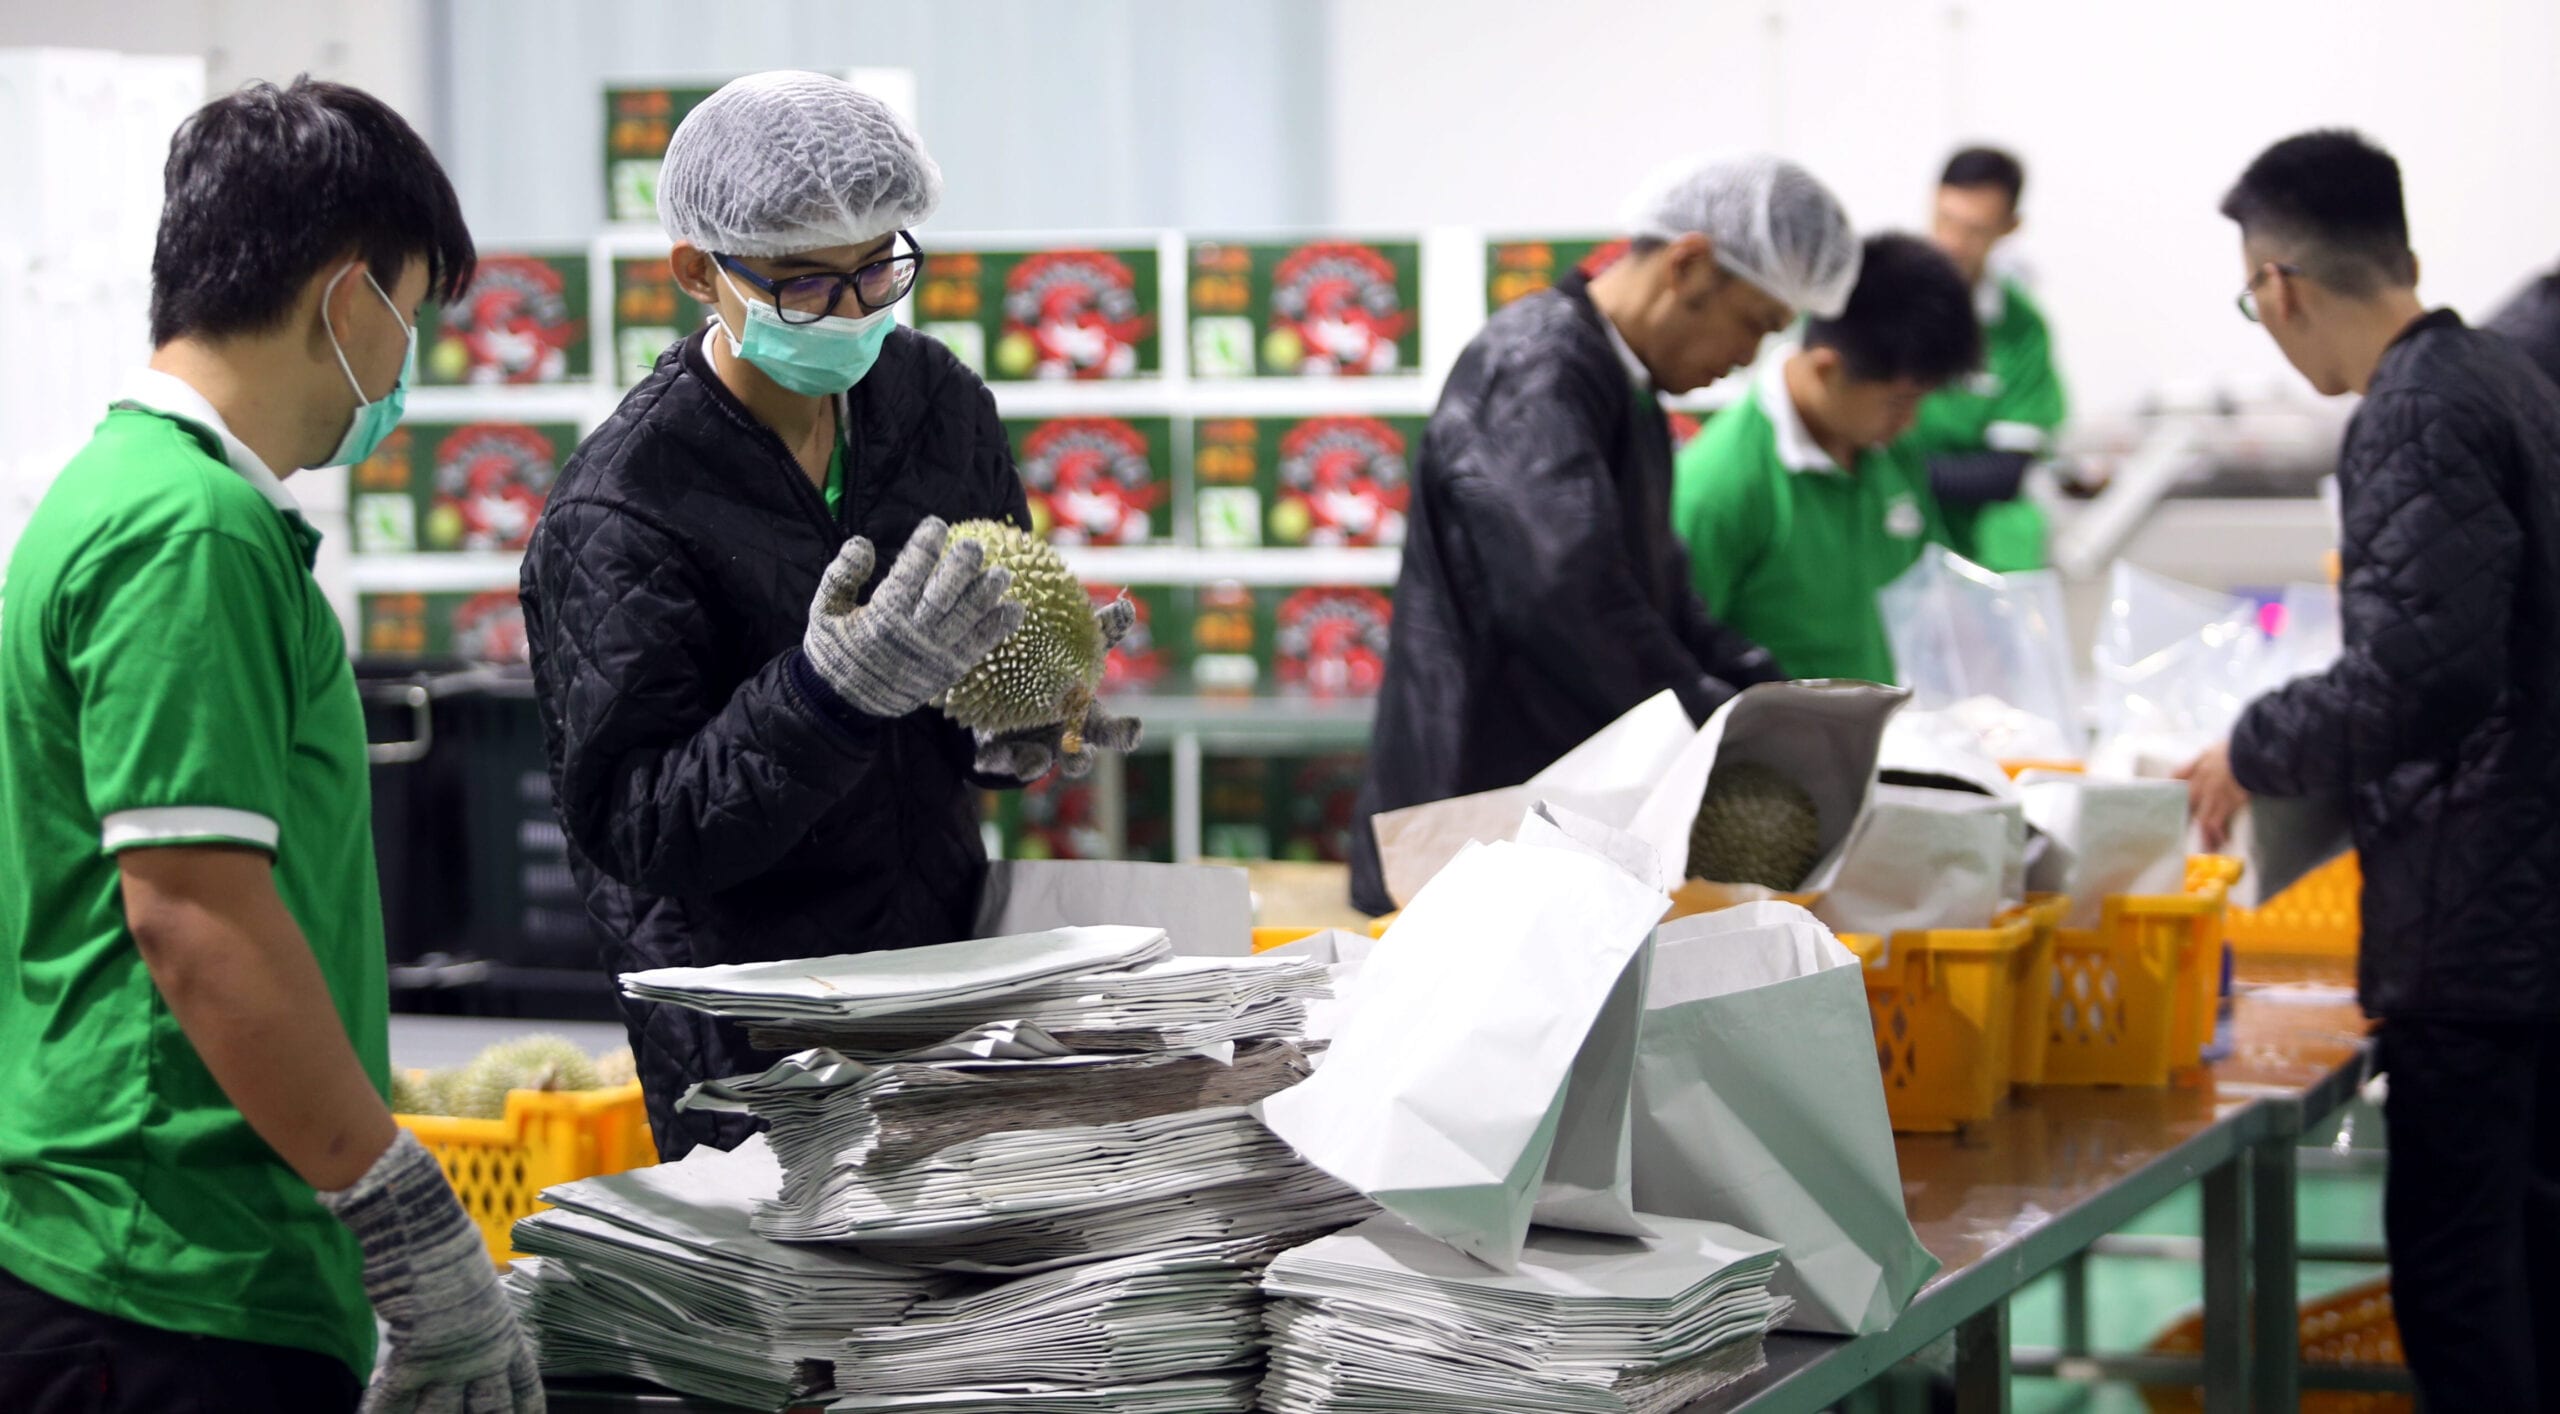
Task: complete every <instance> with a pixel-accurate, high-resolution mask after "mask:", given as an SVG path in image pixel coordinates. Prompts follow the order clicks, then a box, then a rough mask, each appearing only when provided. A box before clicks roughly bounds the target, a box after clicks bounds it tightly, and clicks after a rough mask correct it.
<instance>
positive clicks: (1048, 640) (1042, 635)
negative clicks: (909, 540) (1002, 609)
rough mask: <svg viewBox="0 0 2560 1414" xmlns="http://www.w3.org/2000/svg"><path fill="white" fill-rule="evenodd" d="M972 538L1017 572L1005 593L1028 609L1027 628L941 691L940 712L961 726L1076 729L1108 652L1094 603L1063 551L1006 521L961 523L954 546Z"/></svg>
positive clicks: (993, 560) (993, 561) (992, 559)
mask: <svg viewBox="0 0 2560 1414" xmlns="http://www.w3.org/2000/svg"><path fill="white" fill-rule="evenodd" d="M967 540H974V541H977V542H978V543H979V544H980V545H982V546H984V547H985V549H986V556H987V564H988V565H989V566H990V567H993V566H996V565H1002V566H1004V567H1005V568H1006V569H1009V570H1011V571H1013V584H1012V587H1010V588H1008V589H1007V590H1006V591H1005V597H1006V598H1007V599H1010V600H1013V601H1015V602H1017V603H1019V604H1021V605H1022V607H1023V611H1024V612H1023V619H1022V627H1021V629H1020V630H1019V631H1017V632H1016V633H1015V634H1014V635H1013V636H1012V637H1010V638H1008V639H1006V640H1005V641H1004V642H1002V643H1000V644H997V645H996V649H995V651H994V652H992V653H990V654H988V655H987V657H986V661H984V662H982V663H980V664H978V666H977V667H975V668H972V669H970V671H969V675H968V676H966V677H964V678H962V679H961V680H960V681H959V683H958V685H957V686H954V687H953V688H952V689H951V690H950V691H949V692H947V693H945V694H943V697H942V702H941V706H942V710H943V711H944V712H945V713H947V714H948V715H949V716H950V717H951V719H952V720H953V721H955V722H958V723H959V724H960V725H962V726H964V727H971V728H974V729H976V730H978V731H983V732H998V733H1001V732H1018V731H1024V730H1028V729H1029V728H1032V727H1045V726H1049V725H1051V724H1052V723H1056V722H1065V723H1067V724H1068V725H1069V726H1070V727H1072V726H1074V725H1075V724H1076V723H1077V722H1078V721H1080V720H1081V719H1082V718H1083V716H1084V709H1085V706H1086V704H1087V703H1090V702H1091V701H1092V700H1093V689H1094V686H1095V685H1096V684H1098V683H1100V682H1101V681H1102V660H1103V655H1104V653H1105V651H1106V650H1105V649H1104V647H1103V643H1102V630H1101V629H1100V628H1099V627H1097V626H1096V625H1095V623H1094V621H1093V604H1092V601H1091V600H1089V599H1088V598H1086V597H1085V592H1084V586H1083V585H1081V584H1078V583H1077V582H1076V577H1075V576H1074V575H1072V574H1069V573H1068V572H1067V565H1066V562H1065V561H1064V560H1061V559H1060V558H1058V552H1057V551H1055V550H1052V549H1050V548H1049V547H1048V545H1046V544H1044V543H1042V542H1041V541H1039V540H1037V539H1035V538H1033V537H1032V536H1031V535H1030V534H1028V533H1027V532H1025V531H1023V530H1021V529H1019V528H1017V527H1015V526H1012V525H1009V524H1006V523H1005V522H1003V521H992V520H972V521H963V522H961V523H960V524H958V525H955V526H953V527H951V538H950V541H949V544H951V545H957V544H960V543H961V542H962V541H967Z"/></svg>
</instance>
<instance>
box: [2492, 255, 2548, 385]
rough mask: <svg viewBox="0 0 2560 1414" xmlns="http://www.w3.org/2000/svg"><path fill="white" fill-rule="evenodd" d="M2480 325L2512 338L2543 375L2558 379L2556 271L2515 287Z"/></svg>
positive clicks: (2494, 332)
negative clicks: (2522, 285) (2512, 292)
mask: <svg viewBox="0 0 2560 1414" xmlns="http://www.w3.org/2000/svg"><path fill="white" fill-rule="evenodd" d="M2480 327H2481V328H2483V329H2486V330H2488V331H2490V332H2491V333H2493V334H2504V335H2506V336H2507V337H2508V338H2510V339H2513V340H2515V341H2516V346H2517V347H2519V348H2521V349H2523V350H2524V351H2525V353H2526V354H2527V355H2528V356H2530V357H2531V358H2532V359H2533V362H2534V366H2535V367H2537V368H2540V369H2541V370H2542V376H2543V377H2545V378H2548V379H2550V380H2551V381H2552V382H2554V383H2560V272H2554V273H2552V274H2549V275H2545V276H2543V277H2542V278H2541V279H2538V280H2536V281H2534V282H2533V283H2532V284H2530V285H2527V286H2525V287H2524V288H2523V289H2521V290H2518V291H2516V294H2515V298H2513V299H2511V300H2508V301H2507V302H2506V303H2505V304H2503V305H2501V306H2499V307H2498V312H2497V313H2495V314H2492V315H2490V316H2489V321H2488V322H2487V323H2485V324H2483V325H2481V326H2480Z"/></svg>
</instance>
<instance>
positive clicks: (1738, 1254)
mask: <svg viewBox="0 0 2560 1414" xmlns="http://www.w3.org/2000/svg"><path fill="white" fill-rule="evenodd" d="M1644 1221H1645V1223H1646V1224H1647V1225H1648V1226H1650V1227H1651V1228H1653V1229H1654V1231H1655V1233H1656V1236H1654V1237H1651V1238H1618V1237H1601V1236H1596V1235H1591V1234H1585V1233H1567V1232H1558V1231H1555V1230H1553V1229H1549V1228H1535V1229H1532V1230H1531V1231H1530V1234H1529V1243H1528V1247H1527V1250H1526V1251H1525V1252H1524V1253H1523V1254H1522V1256H1521V1259H1520V1266H1519V1270H1518V1271H1516V1272H1512V1273H1507V1274H1506V1273H1503V1272H1498V1271H1495V1270H1494V1269H1493V1268H1491V1267H1488V1266H1486V1265H1484V1264H1483V1263H1481V1262H1478V1261H1476V1260H1475V1259H1474V1258H1471V1257H1468V1256H1465V1255H1463V1254H1461V1253H1459V1252H1458V1251H1456V1250H1455V1249H1453V1248H1450V1247H1448V1246H1446V1245H1444V1244H1442V1243H1439V1242H1436V1241H1434V1240H1432V1239H1430V1238H1427V1237H1424V1236H1423V1235H1422V1234H1420V1233H1419V1232H1416V1231H1415V1230H1414V1229H1413V1228H1411V1227H1410V1226H1408V1225H1406V1224H1405V1223H1404V1222H1402V1221H1401V1220H1399V1219H1396V1218H1391V1217H1383V1216H1382V1217H1379V1218H1376V1219H1372V1220H1371V1221H1369V1222H1367V1223H1364V1224H1362V1225H1361V1226H1359V1227H1356V1228H1353V1229H1352V1230H1350V1231H1348V1232H1343V1233H1337V1234H1335V1235H1334V1236H1331V1237H1327V1238H1324V1239H1322V1240H1320V1241H1317V1242H1313V1243H1310V1244H1308V1245H1307V1246H1304V1247H1301V1248H1298V1249H1297V1250H1295V1251H1292V1252H1286V1253H1283V1254H1281V1256H1280V1258H1279V1259H1278V1260H1277V1261H1275V1262H1273V1263H1272V1264H1271V1268H1270V1271H1269V1272H1268V1273H1267V1274H1266V1275H1265V1276H1264V1278H1263V1289H1264V1291H1265V1292H1267V1293H1269V1294H1270V1295H1272V1296H1273V1297H1275V1298H1278V1299H1276V1300H1275V1301H1274V1302H1273V1303H1272V1305H1271V1306H1270V1308H1269V1310H1268V1313H1267V1319H1268V1321H1269V1324H1270V1347H1271V1363H1270V1370H1269V1373H1268V1375H1267V1376H1266V1377H1265V1380H1264V1382H1263V1387H1262V1393H1261V1407H1262V1408H1264V1409H1266V1410H1269V1411H1272V1414H1318V1411H1337V1410H1344V1411H1364V1412H1366V1411H1374V1412H1375V1414H1405V1412H1406V1411H1416V1410H1434V1409H1445V1410H1453V1411H1454V1410H1479V1409H1503V1410H1518V1411H1532V1414H1546V1412H1547V1411H1552V1414H1668V1411H1671V1410H1676V1409H1679V1408H1681V1407H1683V1406H1684V1405H1687V1404H1690V1403H1692V1402H1694V1401H1696V1400H1698V1399H1701V1398H1703V1397H1705V1396H1706V1395H1707V1394H1709V1393H1712V1392H1713V1391H1714V1390H1716V1389H1718V1388H1720V1387H1721V1386H1723V1385H1726V1384H1729V1383H1731V1382H1732V1381H1734V1380H1737V1379H1740V1378H1741V1377H1742V1376H1744V1375H1746V1374H1749V1373H1750V1372H1751V1371H1753V1370H1755V1369H1757V1368H1759V1366H1760V1364H1761V1341H1762V1338H1763V1337H1764V1336H1765V1335H1766V1333H1767V1332H1768V1330H1769V1328H1770V1327H1771V1326H1773V1325H1774V1324H1776V1322H1777V1320H1778V1318H1779V1316H1780V1315H1781V1314H1782V1310H1781V1306H1782V1303H1781V1302H1780V1301H1779V1300H1778V1299H1777V1298H1775V1297H1772V1296H1771V1295H1770V1294H1769V1291H1768V1283H1769V1278H1770V1276H1771V1275H1772V1274H1773V1273H1774V1272H1775V1271H1776V1270H1777V1266H1778V1255H1779V1252H1778V1246H1777V1244H1776V1243H1773V1242H1767V1241H1764V1240H1762V1239H1760V1238H1757V1237H1753V1236H1751V1235H1749V1234H1748V1233H1744V1232H1741V1231H1739V1230H1737V1229H1734V1228H1730V1227H1726V1226H1724V1225H1723V1224H1721V1223H1706V1222H1692V1221H1689V1220H1686V1219H1680V1218H1664V1217H1654V1216H1650V1215H1648V1216H1647V1217H1646V1218H1645V1219H1644Z"/></svg>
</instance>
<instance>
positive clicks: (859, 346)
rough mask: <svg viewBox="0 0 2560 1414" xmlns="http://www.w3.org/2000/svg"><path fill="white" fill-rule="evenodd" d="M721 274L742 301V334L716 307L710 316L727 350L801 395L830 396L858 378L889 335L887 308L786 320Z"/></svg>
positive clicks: (725, 273)
mask: <svg viewBox="0 0 2560 1414" xmlns="http://www.w3.org/2000/svg"><path fill="white" fill-rule="evenodd" d="M720 280H721V282H722V283H723V284H726V285H727V286H728V287H729V289H730V291H731V292H732V293H734V294H736V295H737V297H738V298H739V300H740V301H741V302H743V303H744V304H745V305H746V307H747V332H746V335H745V336H744V337H743V338H742V337H740V336H739V334H738V333H737V331H736V330H733V329H731V328H730V327H729V321H727V320H726V319H722V318H721V317H720V315H719V313H718V312H717V311H714V312H713V313H712V316H711V317H712V318H713V319H714V320H717V321H718V322H719V324H720V332H721V333H723V334H726V335H728V337H729V352H731V353H733V354H735V355H737V356H738V357H740V358H743V359H745V360H746V361H747V362H749V363H752V364H754V365H755V366H756V368H757V369H758V370H759V371H760V372H762V373H763V374H764V376H765V377H767V378H770V379H772V380H773V381H774V382H776V383H779V384H781V385H782V386H783V387H785V388H788V389H790V390H791V391H792V392H795V393H799V394H801V395H803V396H805V397H812V398H831V397H834V396H835V395H836V394H838V393H841V392H844V391H845V390H846V389H848V388H851V387H852V386H853V385H854V384H856V383H859V382H861V381H862V376H863V375H864V374H866V373H869V372H870V371H871V365H872V364H873V363H875V362H877V361H878V360H879V358H880V346H881V345H882V344H884V343H887V342H888V340H889V324H890V319H889V311H888V310H885V309H883V310H877V311H875V312H873V313H870V314H866V315H864V316H862V317H861V318H859V319H852V318H848V317H846V316H844V315H840V314H830V315H827V316H826V317H825V318H823V319H820V320H818V321H817V322H816V323H814V324H787V323H784V322H783V318H782V312H781V311H780V310H777V309H775V308H774V307H773V302H772V301H771V300H765V299H757V298H756V297H754V296H753V295H750V294H748V293H747V292H746V291H745V290H741V289H739V288H738V283H737V281H735V280H732V279H730V278H729V272H728V271H726V270H723V271H721V272H720Z"/></svg>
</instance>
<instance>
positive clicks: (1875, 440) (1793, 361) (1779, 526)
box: [1672, 235, 1982, 683]
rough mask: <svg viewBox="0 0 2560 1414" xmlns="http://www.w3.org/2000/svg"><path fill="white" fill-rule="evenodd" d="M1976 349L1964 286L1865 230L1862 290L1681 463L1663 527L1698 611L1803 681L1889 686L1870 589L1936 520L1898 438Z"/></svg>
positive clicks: (1923, 248)
mask: <svg viewBox="0 0 2560 1414" xmlns="http://www.w3.org/2000/svg"><path fill="white" fill-rule="evenodd" d="M1981 355H1982V334H1981V331H1980V330H1979V329H1978V328H1977V327H1976V326H1975V324H1974V320H1973V302H1972V296H1971V294H1970V293H1969V292H1968V291H1967V290H1966V288H1965V283H1964V278H1963V277H1962V276H1961V275H1959V274H1957V273H1956V268H1955V266H1954V265H1953V264H1952V263H1951V262H1950V261H1949V260H1948V259H1947V258H1946V257H1945V256H1944V255H1941V254H1939V253H1938V252H1937V251H1936V250H1934V249H1932V248H1930V246H1929V245H1928V244H1927V243H1926V242H1924V241H1921V240H1919V239H1917V238H1915V237H1912V236H1895V235H1886V236H1872V237H1869V238H1868V240H1867V243H1866V250H1865V254H1864V257H1863V258H1862V259H1861V260H1860V262H1859V266H1858V284H1857V288H1856V289H1854V290H1852V291H1851V292H1850V295H1849V304H1848V307H1847V308H1846V309H1845V310H1843V311H1842V312H1841V313H1840V315H1839V317H1837V318H1833V319H1813V320H1808V321H1807V322H1806V324H1805V329H1804V343H1803V346H1802V347H1801V348H1799V349H1797V350H1796V351H1795V352H1793V353H1791V354H1789V355H1788V356H1787V357H1786V358H1784V359H1780V360H1778V361H1776V362H1774V363H1771V364H1769V365H1767V366H1766V367H1764V368H1763V369H1762V370H1761V372H1760V375H1759V376H1758V377H1757V378H1755V379H1753V380H1752V386H1751V393H1750V395H1749V396H1748V397H1745V398H1744V399H1743V400H1742V401H1740V402H1738V403H1736V404H1734V405H1733V406H1731V407H1728V408H1726V409H1724V410H1723V411H1721V412H1719V413H1717V414H1716V415H1715V416H1714V417H1713V418H1710V419H1709V420H1708V422H1707V425H1706V428H1705V430H1703V431H1701V432H1700V433H1699V434H1698V435H1697V437H1696V438H1695V439H1694V440H1692V441H1691V442H1690V443H1689V445H1688V447H1687V448H1686V449H1684V450H1683V451H1682V452H1681V454H1680V470H1679V477H1678V480H1677V482H1676V484H1675V487H1674V490H1673V494H1672V525H1673V527H1674V528H1675V529H1677V530H1678V531H1679V532H1680V536H1681V538H1682V539H1683V540H1684V541H1686V542H1687V544H1688V546H1689V565H1690V572H1691V577H1690V583H1691V584H1692V585H1693V586H1695V588H1696V589H1697V591H1698V598H1699V600H1700V601H1701V602H1703V603H1704V604H1705V605H1706V606H1707V611H1708V612H1709V613H1712V614H1714V615H1716V616H1717V617H1718V618H1720V619H1722V620H1723V621H1724V622H1726V623H1729V624H1731V625H1733V626H1734V628H1735V629H1737V630H1739V631H1740V632H1742V633H1745V634H1748V635H1750V636H1751V637H1752V638H1753V639H1754V640H1756V641H1758V642H1760V643H1762V644H1765V645H1767V646H1768V649H1769V651H1770V652H1771V653H1774V654H1776V655H1777V658H1778V661H1779V662H1781V663H1784V664H1786V665H1787V670H1788V671H1789V672H1791V673H1794V674H1795V675H1797V676H1798V677H1809V678H1862V679H1866V680H1868V681H1872V682H1887V683H1889V682H1892V681H1893V680H1894V666H1893V648H1892V645H1891V644H1890V643H1888V642H1887V641H1886V638H1885V631H1884V615H1883V613H1882V611H1881V610H1879V609H1878V607H1877V605H1876V594H1877V592H1878V591H1880V590H1882V589H1883V588H1884V587H1885V586H1886V585H1888V584H1890V583H1892V582H1893V580H1894V579H1895V577H1897V576H1899V575H1900V574H1901V573H1902V572H1903V571H1904V570H1907V569H1909V568H1911V565H1912V562H1913V561H1914V560H1917V559H1918V558H1919V557H1920V549H1921V547H1922V546H1923V545H1926V544H1928V543H1930V542H1931V541H1940V542H1943V541H1944V540H1945V538H1946V530H1945V526H1944V524H1943V523H1942V522H1941V521H1940V519H1939V517H1938V509H1937V503H1936V500H1935V498H1934V497H1932V496H1931V495H1930V494H1929V486H1928V479H1927V474H1926V473H1925V472H1924V471H1923V470H1922V469H1921V466H1920V463H1919V461H1918V459H1917V458H1915V457H1913V456H1912V455H1910V454H1909V453H1908V452H1907V451H1905V450H1904V449H1903V447H1902V446H1900V445H1899V444H1898V443H1897V442H1896V440H1895V439H1897V438H1899V437H1901V436H1902V434H1903V433H1905V432H1906V431H1908V430H1910V427H1911V422H1912V419H1913V417H1915V416H1916V415H1917V413H1918V410H1919V407H1920V403H1921V400H1922V399H1923V398H1925V397H1927V396H1928V395H1929V394H1930V393H1931V392H1932V391H1933V390H1935V389H1937V388H1940V387H1942V386H1944V385H1945V384H1946V383H1947V382H1948V380H1950V379H1953V378H1957V377H1960V376H1962V375H1963V373H1964V372H1965V370H1967V369H1969V368H1972V367H1973V366H1974V365H1975V364H1976V363H1977V362H1978V361H1979V360H1980V358H1981Z"/></svg>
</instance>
